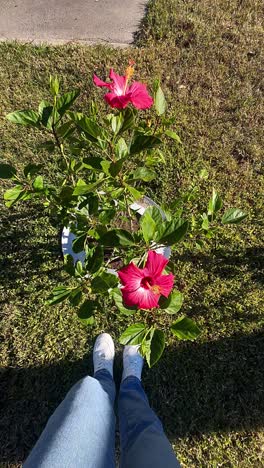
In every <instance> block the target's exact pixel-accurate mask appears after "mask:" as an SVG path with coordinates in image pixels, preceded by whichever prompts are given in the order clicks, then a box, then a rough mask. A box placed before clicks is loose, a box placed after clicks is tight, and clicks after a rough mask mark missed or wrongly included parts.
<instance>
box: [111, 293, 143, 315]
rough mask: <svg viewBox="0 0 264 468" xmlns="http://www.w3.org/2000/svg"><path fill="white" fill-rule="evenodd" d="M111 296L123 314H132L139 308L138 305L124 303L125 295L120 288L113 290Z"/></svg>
mask: <svg viewBox="0 0 264 468" xmlns="http://www.w3.org/2000/svg"><path fill="white" fill-rule="evenodd" d="M111 296H112V298H113V300H114V302H115V305H116V307H117V308H118V310H119V311H120V312H121V314H123V315H127V316H129V315H132V314H134V313H135V311H136V310H137V309H136V307H126V306H125V305H124V303H123V296H122V293H121V290H120V288H115V289H113V290H112V291H111Z"/></svg>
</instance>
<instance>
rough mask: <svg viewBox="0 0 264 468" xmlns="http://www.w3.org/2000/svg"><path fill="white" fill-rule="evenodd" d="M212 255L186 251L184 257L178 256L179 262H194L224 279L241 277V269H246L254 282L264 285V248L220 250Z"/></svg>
mask: <svg viewBox="0 0 264 468" xmlns="http://www.w3.org/2000/svg"><path fill="white" fill-rule="evenodd" d="M212 253H213V255H212ZM212 253H211V254H210V255H205V254H202V253H198V254H194V253H193V252H191V251H186V252H185V254H184V255H177V260H179V261H181V262H185V261H187V262H192V263H193V265H194V266H199V267H201V268H203V269H204V270H205V271H208V272H210V273H212V274H213V275H215V276H219V277H220V278H224V279H232V278H235V277H236V276H240V275H241V269H243V268H246V270H247V271H250V272H251V274H252V277H251V278H252V281H254V282H258V283H260V284H263V283H264V247H248V248H245V249H241V250H237V251H234V250H232V251H228V250H223V249H218V250H215V251H214V252H212Z"/></svg>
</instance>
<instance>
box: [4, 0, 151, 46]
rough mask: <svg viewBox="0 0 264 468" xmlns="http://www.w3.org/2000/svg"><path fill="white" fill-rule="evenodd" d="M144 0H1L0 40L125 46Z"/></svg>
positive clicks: (139, 15) (138, 17)
mask: <svg viewBox="0 0 264 468" xmlns="http://www.w3.org/2000/svg"><path fill="white" fill-rule="evenodd" d="M146 3H147V1H146V0H0V40H13V39H17V40H19V41H24V42H33V43H36V44H38V43H41V42H48V43H52V44H59V43H65V42H86V43H98V42H101V43H102V42H103V43H109V44H112V45H118V46H127V45H128V44H130V43H131V42H132V41H133V33H134V32H136V31H137V29H138V27H139V23H140V20H141V19H142V17H143V16H144V8H145V5H146Z"/></svg>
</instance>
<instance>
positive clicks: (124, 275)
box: [118, 263, 144, 291]
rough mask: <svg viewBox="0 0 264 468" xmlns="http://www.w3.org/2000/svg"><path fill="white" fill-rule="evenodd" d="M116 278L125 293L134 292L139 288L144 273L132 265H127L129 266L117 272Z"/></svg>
mask: <svg viewBox="0 0 264 468" xmlns="http://www.w3.org/2000/svg"><path fill="white" fill-rule="evenodd" d="M118 276H119V278H120V281H121V283H122V284H123V285H124V286H125V287H126V290H127V291H135V290H136V289H138V288H139V287H140V283H141V280H142V278H144V273H143V270H140V268H138V267H137V266H136V265H134V263H129V265H127V266H125V267H124V268H122V269H121V270H119V271H118Z"/></svg>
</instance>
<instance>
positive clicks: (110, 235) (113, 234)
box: [100, 229, 135, 247]
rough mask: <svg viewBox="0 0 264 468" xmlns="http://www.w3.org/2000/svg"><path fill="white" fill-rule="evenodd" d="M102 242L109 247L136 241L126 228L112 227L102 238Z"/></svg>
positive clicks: (127, 244)
mask: <svg viewBox="0 0 264 468" xmlns="http://www.w3.org/2000/svg"><path fill="white" fill-rule="evenodd" d="M100 242H101V243H102V244H103V245H105V246H108V247H117V246H119V245H121V246H124V247H126V246H129V245H134V244H135V241H134V238H133V236H132V234H131V233H130V232H128V231H126V230H125V229H112V230H110V231H108V232H106V233H105V234H103V236H102V237H101V238H100Z"/></svg>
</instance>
